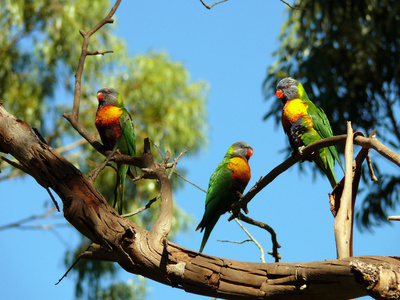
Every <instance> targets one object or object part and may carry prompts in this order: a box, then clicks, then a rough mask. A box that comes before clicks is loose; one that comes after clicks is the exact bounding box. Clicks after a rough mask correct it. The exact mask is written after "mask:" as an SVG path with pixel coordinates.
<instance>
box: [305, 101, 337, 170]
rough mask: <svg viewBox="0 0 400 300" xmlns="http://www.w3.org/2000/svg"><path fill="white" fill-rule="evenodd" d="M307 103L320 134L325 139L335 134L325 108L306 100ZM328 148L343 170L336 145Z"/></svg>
mask: <svg viewBox="0 0 400 300" xmlns="http://www.w3.org/2000/svg"><path fill="white" fill-rule="evenodd" d="M306 104H307V105H308V109H307V114H308V116H309V117H310V118H311V121H312V122H313V125H314V129H315V130H316V131H317V133H318V134H319V136H320V137H321V138H323V139H324V138H328V137H331V136H333V133H332V128H331V124H330V123H329V120H328V117H327V116H326V114H325V112H324V111H323V109H322V108H321V107H319V106H318V105H315V104H314V103H312V102H311V101H306ZM328 149H329V152H330V153H331V154H332V156H333V157H334V158H335V159H336V161H337V162H338V163H339V165H340V167H341V168H342V170H343V166H342V162H341V161H340V158H339V154H338V153H337V150H336V147H335V146H330V147H328Z"/></svg>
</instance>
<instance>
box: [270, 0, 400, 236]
mask: <svg viewBox="0 0 400 300" xmlns="http://www.w3.org/2000/svg"><path fill="white" fill-rule="evenodd" d="M296 5H297V7H299V8H302V9H304V10H292V9H291V10H289V17H288V19H287V20H286V21H285V22H284V24H283V26H282V28H281V34H280V37H279V40H280V45H279V49H278V50H277V51H276V52H275V53H274V55H275V56H276V58H277V60H276V62H275V64H274V65H272V66H271V67H269V68H268V75H267V77H266V79H265V82H264V86H263V87H264V95H265V98H266V99H267V100H268V101H270V102H271V105H270V106H269V110H268V112H267V114H266V115H265V119H269V118H275V121H276V122H277V123H278V122H279V121H280V115H281V104H280V103H279V101H276V100H275V96H274V92H275V86H276V83H277V82H278V81H279V80H280V79H281V78H283V77H287V76H291V77H293V78H295V79H297V80H299V81H300V82H301V83H302V84H303V86H304V87H305V89H306V91H307V93H308V95H309V97H310V99H312V100H313V101H314V102H316V103H317V104H318V105H320V106H321V107H322V108H323V109H324V111H325V113H326V114H327V116H328V117H329V119H330V123H331V125H332V130H333V132H334V134H341V133H344V132H345V131H346V128H345V126H346V120H351V121H352V124H353V127H354V129H355V130H361V131H363V132H365V133H367V134H369V133H371V132H372V130H373V129H374V128H376V129H377V135H378V137H379V138H380V139H381V140H382V141H384V142H386V143H388V145H391V146H392V147H393V148H394V149H397V150H399V149H400V131H399V122H400V119H399V117H398V116H399V114H398V112H399V108H400V68H399V67H398V62H399V59H400V39H399V36H400V14H399V12H400V3H399V2H398V1H394V0H387V1H374V0H364V1H356V2H354V1H347V0H343V1H323V2H321V1H316V0H315V1H314V0H302V1H297V2H296ZM373 165H374V169H375V170H376V173H377V177H378V179H379V182H377V183H375V182H371V180H370V177H369V176H364V177H363V179H364V183H365V184H366V186H367V187H366V189H367V192H365V193H364V199H363V202H362V206H361V208H360V209H359V211H358V213H357V216H358V218H357V219H358V223H359V225H361V226H362V227H364V228H365V227H366V228H370V227H371V226H372V225H378V224H381V223H382V222H384V221H385V220H386V217H387V215H388V213H389V212H390V211H392V210H394V208H395V207H397V205H398V204H399V201H398V199H399V195H400V194H399V192H400V189H399V183H400V177H399V175H398V174H397V173H391V172H390V171H388V170H387V169H386V168H385V167H382V166H381V167H379V166H378V165H377V164H375V163H374V164H373ZM365 171H366V172H364V174H368V171H367V170H365Z"/></svg>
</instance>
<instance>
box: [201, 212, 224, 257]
mask: <svg viewBox="0 0 400 300" xmlns="http://www.w3.org/2000/svg"><path fill="white" fill-rule="evenodd" d="M219 217H220V215H219V214H217V215H215V216H214V217H213V218H212V219H210V221H209V223H208V224H207V225H206V226H205V227H203V228H205V230H204V235H203V239H202V241H201V246H200V250H199V252H203V249H204V246H205V245H206V243H207V241H208V237H209V236H210V233H211V231H212V230H213V228H214V226H215V224H217V222H218V220H219ZM199 226H200V225H199ZM198 228H200V227H198ZM203 228H202V230H201V231H203Z"/></svg>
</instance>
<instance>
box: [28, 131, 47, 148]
mask: <svg viewBox="0 0 400 300" xmlns="http://www.w3.org/2000/svg"><path fill="white" fill-rule="evenodd" d="M32 130H33V132H34V133H35V134H36V136H37V137H38V138H39V140H40V141H41V142H42V143H44V144H46V145H48V144H49V143H48V142H47V141H46V139H45V138H44V137H43V135H42V134H41V133H40V131H39V129H37V128H35V127H32Z"/></svg>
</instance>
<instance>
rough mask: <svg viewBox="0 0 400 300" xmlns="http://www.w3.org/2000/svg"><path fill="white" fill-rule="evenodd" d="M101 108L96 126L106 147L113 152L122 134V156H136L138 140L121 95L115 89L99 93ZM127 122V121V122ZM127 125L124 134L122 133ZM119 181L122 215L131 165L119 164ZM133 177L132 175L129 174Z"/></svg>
mask: <svg viewBox="0 0 400 300" xmlns="http://www.w3.org/2000/svg"><path fill="white" fill-rule="evenodd" d="M97 100H98V101H99V107H98V108H97V113H96V120H95V125H96V128H97V130H98V131H99V134H100V138H101V141H102V142H103V144H104V147H105V148H106V149H108V150H112V149H113V148H114V146H115V143H116V142H117V139H118V138H119V136H120V135H121V134H122V137H121V138H120V140H119V143H118V150H119V151H120V152H121V153H122V154H126V155H132V156H135V155H136V139H135V130H134V126H133V123H132V118H131V116H130V115H129V113H128V111H127V110H126V109H125V106H124V103H123V102H122V98H121V95H120V94H119V93H118V92H117V91H116V90H115V89H113V88H110V87H105V88H102V89H100V90H99V91H98V92H97ZM125 120H126V121H125ZM124 122H126V123H125V127H124V132H121V129H122V127H123V124H124ZM117 169H118V173H119V180H117V202H118V213H119V214H122V201H123V195H124V189H125V178H126V174H127V172H128V171H129V172H130V168H129V165H125V164H117ZM129 174H130V175H131V176H133V175H132V173H131V172H130V173H129Z"/></svg>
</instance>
